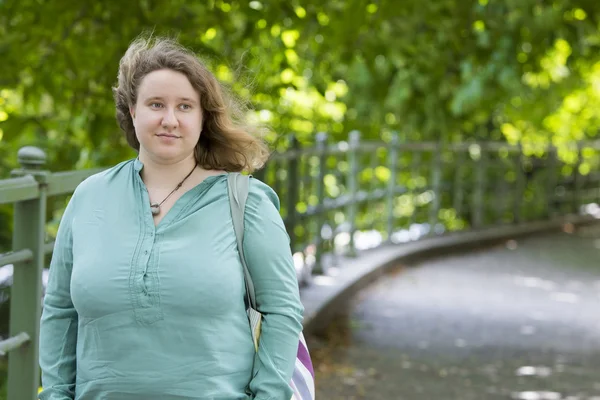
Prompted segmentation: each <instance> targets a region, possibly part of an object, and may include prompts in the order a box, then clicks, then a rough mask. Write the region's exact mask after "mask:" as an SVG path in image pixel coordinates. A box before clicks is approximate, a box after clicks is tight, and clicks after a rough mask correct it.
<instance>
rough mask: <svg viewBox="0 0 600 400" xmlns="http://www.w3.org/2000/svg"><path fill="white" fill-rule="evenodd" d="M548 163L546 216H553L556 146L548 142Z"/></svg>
mask: <svg viewBox="0 0 600 400" xmlns="http://www.w3.org/2000/svg"><path fill="white" fill-rule="evenodd" d="M546 151H547V152H548V164H547V166H546V172H547V174H546V179H547V180H546V217H548V218H550V219H552V218H554V214H555V210H554V206H555V203H556V201H555V199H556V181H557V176H556V164H557V162H556V161H557V160H556V158H557V154H556V153H557V152H556V148H555V147H554V146H553V145H552V144H550V145H548V149H547V150H546Z"/></svg>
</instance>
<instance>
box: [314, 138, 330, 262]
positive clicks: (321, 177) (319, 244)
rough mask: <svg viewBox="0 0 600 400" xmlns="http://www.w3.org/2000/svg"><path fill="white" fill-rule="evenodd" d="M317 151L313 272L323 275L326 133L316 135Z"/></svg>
mask: <svg viewBox="0 0 600 400" xmlns="http://www.w3.org/2000/svg"><path fill="white" fill-rule="evenodd" d="M316 141H317V151H318V157H319V172H318V173H317V176H316V180H317V181H316V182H315V183H316V185H315V187H316V190H317V200H318V211H317V215H316V216H315V220H316V224H317V238H316V243H315V246H316V249H315V266H314V269H313V271H314V272H315V273H317V274H322V273H323V263H322V261H323V260H322V258H323V244H324V243H323V221H325V207H324V204H323V203H324V201H325V171H326V167H327V165H326V164H327V163H326V158H327V154H326V153H325V150H326V147H327V133H325V132H319V133H317V138H316Z"/></svg>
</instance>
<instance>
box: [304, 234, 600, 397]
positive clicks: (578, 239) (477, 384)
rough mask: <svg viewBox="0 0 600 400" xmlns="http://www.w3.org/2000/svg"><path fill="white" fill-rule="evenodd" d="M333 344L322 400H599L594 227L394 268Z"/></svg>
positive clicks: (599, 246) (598, 255) (599, 265)
mask: <svg viewBox="0 0 600 400" xmlns="http://www.w3.org/2000/svg"><path fill="white" fill-rule="evenodd" d="M328 336H329V339H328V340H326V341H324V340H322V339H316V338H312V339H311V340H310V342H311V346H312V349H313V350H312V351H313V354H314V357H315V363H316V368H317V369H318V371H317V374H318V376H317V391H318V393H317V395H318V396H317V398H318V399H327V400H335V399H369V400H376V399H394V400H396V399H406V400H420V399H422V400H437V399H440V400H441V399H443V400H451V399H457V400H471V399H473V400H486V399H490V400H495V399H523V400H546V399H548V400H567V399H568V400H580V399H581V400H583V399H586V400H589V399H593V400H600V227H598V226H594V227H587V228H585V227H584V228H580V230H579V231H578V232H576V233H575V234H567V233H561V234H551V235H545V236H537V237H533V238H528V239H523V240H520V241H518V242H508V243H507V245H506V246H498V247H494V248H488V249H485V250H481V251H477V252H471V253H468V254H464V255H453V256H451V257H446V258H438V259H434V260H429V261H426V262H423V263H421V264H420V265H411V266H401V268H399V270H398V272H396V273H395V274H393V275H390V276H387V277H385V278H383V279H381V280H380V281H379V282H377V283H376V284H374V285H372V286H370V287H369V288H368V289H366V290H364V291H363V292H361V293H360V294H359V295H358V296H357V297H356V298H355V299H354V301H353V303H352V304H351V306H350V310H349V317H348V318H343V319H340V320H339V321H336V323H334V324H333V325H332V327H331V329H330V330H329V332H328Z"/></svg>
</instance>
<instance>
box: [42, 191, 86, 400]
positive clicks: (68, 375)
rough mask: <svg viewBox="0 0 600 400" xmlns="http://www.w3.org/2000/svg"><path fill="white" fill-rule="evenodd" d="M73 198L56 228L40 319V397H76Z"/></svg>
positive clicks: (61, 399)
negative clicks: (73, 301)
mask: <svg viewBox="0 0 600 400" xmlns="http://www.w3.org/2000/svg"><path fill="white" fill-rule="evenodd" d="M74 199H75V197H73V198H71V201H70V202H69V204H68V205H67V208H66V210H65V213H64V215H63V217H62V220H61V222H60V226H59V228H58V234H57V236H56V243H55V247H54V252H53V254H52V261H51V262H50V275H49V278H48V287H47V288H46V295H45V297H44V306H43V312H42V319H41V322H40V367H41V369H42V387H43V391H42V392H41V393H40V395H39V398H40V400H67V399H68V400H72V399H74V398H75V375H76V370H77V365H76V355H75V353H76V348H77V312H76V311H75V308H74V307H73V303H72V302H71V283H70V282H71V271H72V268H73V235H72V229H71V228H72V221H73V214H74V208H75V205H74Z"/></svg>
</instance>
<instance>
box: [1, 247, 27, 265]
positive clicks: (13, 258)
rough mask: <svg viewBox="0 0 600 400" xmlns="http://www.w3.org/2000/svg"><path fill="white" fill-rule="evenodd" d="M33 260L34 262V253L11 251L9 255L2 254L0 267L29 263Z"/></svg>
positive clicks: (23, 250)
mask: <svg viewBox="0 0 600 400" xmlns="http://www.w3.org/2000/svg"><path fill="white" fill-rule="evenodd" d="M31 260H33V252H32V251H31V250H29V249H22V250H18V251H10V252H8V253H4V254H0V267H3V266H5V265H8V264H16V263H21V262H29V261H31Z"/></svg>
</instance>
